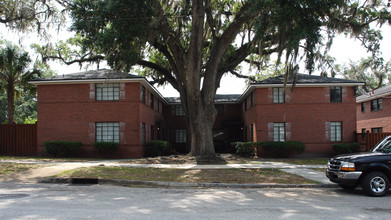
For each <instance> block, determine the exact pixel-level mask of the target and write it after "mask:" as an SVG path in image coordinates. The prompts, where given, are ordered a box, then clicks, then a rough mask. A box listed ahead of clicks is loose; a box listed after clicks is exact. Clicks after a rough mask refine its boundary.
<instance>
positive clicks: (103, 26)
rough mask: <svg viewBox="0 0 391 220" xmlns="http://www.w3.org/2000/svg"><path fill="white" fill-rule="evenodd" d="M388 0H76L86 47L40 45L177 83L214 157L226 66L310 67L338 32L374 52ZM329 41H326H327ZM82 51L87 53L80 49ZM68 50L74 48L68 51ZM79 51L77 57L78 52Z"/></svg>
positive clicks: (207, 153)
mask: <svg viewBox="0 0 391 220" xmlns="http://www.w3.org/2000/svg"><path fill="white" fill-rule="evenodd" d="M387 3H388V2H386V1H376V0H371V1H346V0H146V1H141V0H75V1H71V3H70V5H71V6H70V12H71V17H72V19H73V24H72V30H74V31H76V32H77V33H78V34H79V35H78V38H75V39H76V40H75V39H74V40H73V42H74V43H77V44H78V45H80V46H81V47H82V49H81V51H78V52H77V53H76V52H75V54H69V53H70V51H71V50H70V49H69V47H67V45H63V49H64V48H66V52H64V50H60V49H57V50H53V48H52V49H48V47H46V48H45V47H42V48H40V49H41V52H44V53H45V55H44V56H45V58H57V59H62V60H64V61H65V62H67V63H68V64H70V63H75V62H79V63H82V62H84V61H90V62H91V61H100V60H106V61H107V62H108V64H109V65H110V66H111V67H112V68H113V69H118V70H123V71H129V70H130V68H131V67H132V66H133V65H136V64H138V65H140V66H142V67H145V68H147V69H148V71H147V73H148V76H150V77H152V78H153V80H154V82H157V83H164V82H168V83H169V84H171V85H172V86H173V87H174V88H175V89H176V90H178V92H179V94H180V97H181V101H182V106H183V109H184V111H185V113H186V117H187V123H188V129H189V141H190V146H191V154H192V155H194V156H201V157H204V158H213V157H215V150H214V146H213V133H212V128H213V124H214V121H215V117H216V110H215V107H214V96H215V94H216V90H217V89H218V88H219V84H220V80H221V78H222V77H223V76H224V74H227V73H233V74H235V75H238V76H240V73H239V71H237V68H238V66H239V65H240V64H241V63H243V62H249V63H252V64H257V65H262V63H264V62H265V60H268V58H269V57H270V55H271V54H277V63H280V62H281V61H284V62H286V64H285V66H286V67H287V71H286V74H291V73H292V72H295V71H297V70H298V68H297V63H299V62H300V61H305V64H306V68H307V69H308V71H309V72H310V73H311V72H312V71H313V70H314V66H315V65H314V64H315V62H316V61H322V58H323V57H324V56H322V55H323V54H324V51H323V52H321V49H322V48H326V51H327V48H329V46H330V45H331V42H332V39H333V37H334V36H335V35H336V34H337V33H343V32H346V33H350V34H352V36H356V37H358V38H359V39H360V40H361V41H362V43H363V45H364V46H366V47H367V48H368V50H371V51H372V52H373V54H374V56H375V55H376V54H377V51H378V49H379V48H378V47H377V46H378V44H377V43H378V42H379V39H380V38H381V35H377V34H378V32H376V31H373V30H372V29H371V25H372V24H374V23H376V24H384V23H386V22H388V23H390V13H389V8H388V7H389V4H388V5H387ZM322 46H323V47H322ZM80 52H82V53H83V56H81V57H80V56H79V55H80ZM65 53H68V54H66V55H65ZM72 55H75V56H79V57H78V58H76V57H75V56H72Z"/></svg>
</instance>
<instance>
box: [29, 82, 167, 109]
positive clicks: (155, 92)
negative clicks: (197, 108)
mask: <svg viewBox="0 0 391 220" xmlns="http://www.w3.org/2000/svg"><path fill="white" fill-rule="evenodd" d="M127 82H139V83H140V84H141V85H143V86H144V87H145V88H146V89H147V90H149V91H150V92H152V93H153V94H154V95H155V97H159V99H160V101H163V102H164V104H169V103H168V102H167V101H166V99H165V98H164V97H163V95H162V94H161V93H160V92H159V91H158V90H157V89H156V88H155V87H154V86H152V85H151V84H150V83H149V82H148V81H147V80H146V79H145V78H124V79H84V80H83V79H76V80H72V79H64V80H61V79H60V80H42V81H29V83H30V84H33V85H36V86H40V85H67V84H68V85H71V84H90V83H127Z"/></svg>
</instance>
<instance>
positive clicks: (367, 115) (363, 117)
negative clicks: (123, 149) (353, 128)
mask: <svg viewBox="0 0 391 220" xmlns="http://www.w3.org/2000/svg"><path fill="white" fill-rule="evenodd" d="M390 98H391V96H387V97H383V98H382V101H383V109H382V110H378V111H373V112H372V111H371V101H366V102H365V112H361V103H357V106H356V112H357V132H358V133H361V132H362V129H363V128H365V129H366V131H369V132H371V129H372V128H379V127H381V128H383V132H391V99H390Z"/></svg>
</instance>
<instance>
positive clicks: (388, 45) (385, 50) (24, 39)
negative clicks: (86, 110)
mask: <svg viewBox="0 0 391 220" xmlns="http://www.w3.org/2000/svg"><path fill="white" fill-rule="evenodd" d="M382 35H383V40H382V42H381V51H382V54H383V57H384V59H385V60H386V61H389V60H391V27H389V26H386V25H384V26H383V27H382ZM71 36H72V33H70V32H68V31H66V30H63V31H61V32H60V33H58V34H57V32H55V33H52V38H51V42H56V41H58V40H66V39H68V38H69V37H71ZM0 38H2V39H5V40H9V41H11V42H13V43H14V44H18V45H20V44H22V45H23V47H24V49H25V50H27V51H28V50H29V45H30V44H31V43H37V42H38V43H41V40H40V39H39V38H38V37H37V36H35V34H29V35H26V34H18V33H14V32H11V31H9V30H8V29H6V28H5V27H4V26H2V24H0ZM329 55H331V56H332V57H335V58H336V62H337V63H338V64H344V63H349V61H350V60H351V61H358V60H360V59H361V58H365V57H368V56H369V55H370V54H369V53H367V52H366V50H365V48H363V47H362V46H361V43H360V42H359V41H358V40H355V39H354V38H350V37H349V36H343V35H340V36H337V37H336V38H335V39H334V41H333V45H332V47H331V49H330V51H329ZM51 68H52V69H53V70H55V71H56V72H57V73H58V74H69V73H76V72H82V71H85V70H84V69H80V67H79V65H77V64H74V65H71V66H68V65H65V64H62V65H61V64H60V63H58V62H52V63H51ZM95 68H96V65H94V66H93V67H92V68H89V69H95ZM100 68H109V67H103V66H102V65H101V66H100ZM249 71H250V70H249V68H248V67H243V68H242V72H244V73H246V72H249ZM302 71H303V72H304V73H305V71H304V70H302ZM246 87H247V85H246V80H245V79H239V78H236V77H235V76H233V75H231V74H226V76H224V77H223V78H222V80H221V83H220V88H219V89H218V90H217V94H242V93H243V92H244V90H245V89H246ZM157 89H158V90H159V92H160V93H161V94H162V95H163V96H164V97H173V96H179V93H178V92H177V91H176V90H175V89H173V88H172V87H171V86H169V85H168V86H162V87H157Z"/></svg>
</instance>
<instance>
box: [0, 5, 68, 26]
mask: <svg viewBox="0 0 391 220" xmlns="http://www.w3.org/2000/svg"><path fill="white" fill-rule="evenodd" d="M67 4H68V1H67V0H2V1H0V24H4V25H6V26H7V27H8V28H11V29H15V30H18V31H31V30H33V29H34V28H35V29H36V30H37V31H38V32H41V31H42V30H43V29H44V28H49V27H52V26H60V25H61V24H62V23H63V22H64V19H65V15H64V12H65V8H66V7H67ZM59 8H63V10H59Z"/></svg>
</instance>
